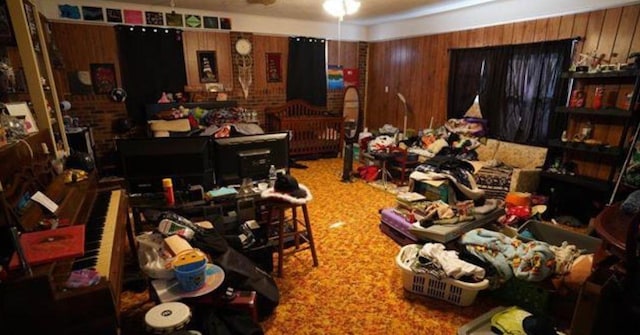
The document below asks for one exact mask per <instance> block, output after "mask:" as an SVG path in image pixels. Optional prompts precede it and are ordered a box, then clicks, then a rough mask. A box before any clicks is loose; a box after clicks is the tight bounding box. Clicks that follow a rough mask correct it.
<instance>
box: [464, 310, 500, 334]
mask: <svg viewBox="0 0 640 335" xmlns="http://www.w3.org/2000/svg"><path fill="white" fill-rule="evenodd" d="M507 308H508V307H504V306H498V307H495V308H493V309H492V310H490V311H488V312H486V313H484V314H482V315H480V316H479V317H477V318H475V319H473V320H472V321H471V322H469V323H467V324H465V325H464V326H462V327H460V328H458V335H493V334H495V333H494V332H493V331H492V330H491V318H492V317H493V316H494V315H496V314H498V313H500V312H502V311H504V310H505V309H507Z"/></svg>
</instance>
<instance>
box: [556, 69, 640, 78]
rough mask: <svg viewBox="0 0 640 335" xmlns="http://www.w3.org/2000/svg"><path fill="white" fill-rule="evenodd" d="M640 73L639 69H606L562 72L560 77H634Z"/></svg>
mask: <svg viewBox="0 0 640 335" xmlns="http://www.w3.org/2000/svg"><path fill="white" fill-rule="evenodd" d="M639 73H640V70H635V69H631V70H626V71H607V72H564V73H562V78H580V79H589V78H593V79H605V78H634V77H635V76H637V75H638V74H639Z"/></svg>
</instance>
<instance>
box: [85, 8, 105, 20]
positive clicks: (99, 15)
mask: <svg viewBox="0 0 640 335" xmlns="http://www.w3.org/2000/svg"><path fill="white" fill-rule="evenodd" d="M82 18H83V19H85V20H87V21H104V14H103V12H102V8H101V7H90V6H82Z"/></svg>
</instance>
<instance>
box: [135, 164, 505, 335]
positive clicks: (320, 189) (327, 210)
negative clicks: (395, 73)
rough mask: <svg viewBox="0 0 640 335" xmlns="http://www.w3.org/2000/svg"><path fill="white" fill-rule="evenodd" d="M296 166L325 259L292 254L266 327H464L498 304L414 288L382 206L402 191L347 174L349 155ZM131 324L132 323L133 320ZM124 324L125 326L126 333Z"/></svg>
mask: <svg viewBox="0 0 640 335" xmlns="http://www.w3.org/2000/svg"><path fill="white" fill-rule="evenodd" d="M301 163H302V164H304V165H307V166H308V169H292V170H291V173H292V174H293V175H294V176H295V177H296V179H297V180H298V182H299V183H302V184H304V185H305V186H307V187H308V188H309V189H310V190H311V192H312V194H313V197H314V199H313V201H311V202H310V203H309V205H308V207H309V212H310V217H311V223H312V226H313V233H314V239H315V242H316V246H317V252H318V259H319V262H320V265H319V266H318V267H313V266H312V261H311V254H310V252H301V253H298V254H296V255H294V256H289V258H285V262H284V276H283V278H277V277H276V282H277V284H278V287H279V289H280V295H281V300H280V305H279V306H278V308H277V309H276V310H275V312H274V314H273V315H271V316H270V317H269V318H267V319H266V320H265V321H263V322H262V323H261V325H262V327H263V329H264V331H265V333H266V334H447V335H449V334H457V330H458V328H459V327H460V326H462V325H464V324H466V323H467V322H469V321H471V320H473V319H474V318H476V317H478V316H479V315H481V314H483V313H484V312H486V311H488V310H490V309H491V308H493V307H495V306H497V303H496V302H495V301H494V300H493V299H491V298H490V297H488V296H485V295H483V294H482V292H481V294H480V295H479V296H478V297H477V299H476V301H475V303H474V304H473V305H472V306H469V307H458V306H456V305H453V304H451V303H448V302H445V301H441V300H437V299H433V298H427V297H423V296H415V295H411V294H407V293H405V292H404V290H403V288H402V274H401V272H400V270H399V269H398V268H397V266H396V265H395V257H396V255H397V254H398V251H399V249H400V247H399V246H398V245H397V244H396V243H395V242H393V241H392V240H391V239H390V238H389V237H387V236H386V235H384V234H383V233H381V232H380V230H379V228H378V224H379V222H380V217H379V214H378V210H379V209H381V208H385V207H389V206H393V205H394V202H395V199H394V195H393V194H391V193H389V192H385V191H384V190H381V189H379V188H376V187H372V186H371V185H368V184H366V183H364V182H363V181H361V180H359V179H355V180H354V181H353V182H351V183H343V182H341V174H342V160H341V159H339V158H334V159H321V160H314V161H303V162H301ZM145 299H147V296H146V294H145V293H139V294H135V293H132V292H124V293H123V314H124V315H131V316H133V315H138V317H137V320H135V319H131V318H126V317H125V326H126V325H127V323H126V322H133V323H136V322H140V321H141V317H142V316H143V315H144V314H143V312H144V311H145V310H146V309H148V308H149V307H151V306H152V304H150V303H148V302H145ZM125 328H126V327H125ZM124 330H125V329H123V333H126V332H125V331H124Z"/></svg>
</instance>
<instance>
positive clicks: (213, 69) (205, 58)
mask: <svg viewBox="0 0 640 335" xmlns="http://www.w3.org/2000/svg"><path fill="white" fill-rule="evenodd" d="M197 55H198V75H199V76H200V82H201V83H217V82H218V66H217V63H216V52H215V51H197Z"/></svg>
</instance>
